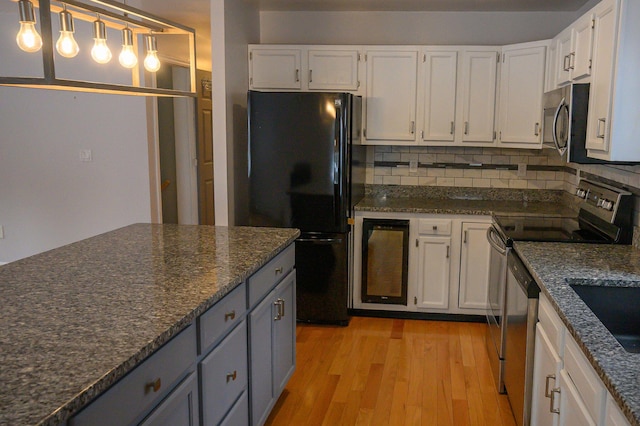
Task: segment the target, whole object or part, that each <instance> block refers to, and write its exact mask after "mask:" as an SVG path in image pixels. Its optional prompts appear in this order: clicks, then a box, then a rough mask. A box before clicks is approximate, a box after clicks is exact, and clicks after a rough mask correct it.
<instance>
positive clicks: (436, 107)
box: [422, 51, 458, 142]
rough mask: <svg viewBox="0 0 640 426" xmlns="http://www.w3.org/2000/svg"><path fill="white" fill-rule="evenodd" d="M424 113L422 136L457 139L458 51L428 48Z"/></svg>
mask: <svg viewBox="0 0 640 426" xmlns="http://www.w3.org/2000/svg"><path fill="white" fill-rule="evenodd" d="M423 58H424V66H423V68H422V82H423V85H424V105H423V107H424V117H423V132H422V139H423V140H425V141H448V142H453V139H454V133H455V119H456V117H455V115H456V86H457V78H458V52H457V51H427V52H426V53H425V54H424V57H423Z"/></svg>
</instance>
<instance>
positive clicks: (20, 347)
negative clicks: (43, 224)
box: [0, 224, 299, 425]
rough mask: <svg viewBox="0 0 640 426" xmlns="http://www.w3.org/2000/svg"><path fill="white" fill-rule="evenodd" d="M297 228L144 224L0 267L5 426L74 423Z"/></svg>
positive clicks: (0, 404) (0, 395)
mask: <svg viewBox="0 0 640 426" xmlns="http://www.w3.org/2000/svg"><path fill="white" fill-rule="evenodd" d="M298 235H299V231H297V230H294V229H273V228H243V227H238V228H233V227H230V228H226V227H209V226H185V225H150V224H136V225H131V226H127V227H125V228H121V229H118V230H115V231H112V232H108V233H106V234H102V235H99V236H96V237H93V238H89V239H86V240H83V241H79V242H77V243H73V244H70V245H67V246H64V247H61V248H58V249H55V250H51V251H48V252H45V253H42V254H38V255H35V256H32V257H29V258H26V259H22V260H19V261H16V262H13V263H10V264H8V265H4V266H2V267H0V286H1V287H2V302H1V303H2V309H1V312H0V318H1V323H0V325H1V327H0V347H1V350H0V383H2V390H1V391H0V424H21V425H31V424H42V425H53V424H64V423H65V422H66V421H67V419H69V418H70V417H71V416H73V415H74V414H75V413H77V412H78V411H80V410H81V409H82V408H83V407H84V406H86V405H87V404H88V403H89V402H91V400H93V399H94V397H95V396H97V395H99V394H102V393H103V392H104V391H105V390H107V389H108V388H109V387H110V386H111V385H113V384H114V383H116V382H117V381H118V380H119V379H121V378H122V377H124V376H125V375H126V374H127V373H128V372H130V371H131V370H133V369H134V368H135V367H136V366H137V365H139V364H140V363H141V362H142V361H143V360H145V359H147V358H148V357H149V356H150V355H151V354H153V353H154V352H155V351H156V350H158V349H159V348H160V347H161V346H163V344H165V343H166V342H168V341H169V340H170V339H171V338H172V337H174V336H176V335H178V334H179V333H180V332H181V331H182V330H184V329H185V328H187V327H189V326H190V325H191V324H192V323H193V322H194V320H195V319H196V318H198V317H199V316H200V315H201V314H203V313H205V312H206V311H207V309H209V308H210V307H211V306H213V305H214V304H215V303H216V302H217V301H219V300H220V299H222V298H223V297H224V296H225V295H227V294H228V293H230V292H231V291H232V290H234V288H236V287H237V286H239V285H240V284H241V283H243V282H244V281H245V280H247V278H249V277H250V276H251V275H252V274H253V273H254V272H256V271H258V270H259V269H260V268H261V267H262V266H263V265H265V264H266V263H267V262H269V261H270V260H271V259H273V258H274V257H275V256H276V255H278V254H279V253H280V252H281V251H283V250H284V249H285V248H287V247H288V246H290V245H291V244H292V243H293V241H294V240H295V238H296V237H297V236H298ZM248 287H249V288H250V285H248Z"/></svg>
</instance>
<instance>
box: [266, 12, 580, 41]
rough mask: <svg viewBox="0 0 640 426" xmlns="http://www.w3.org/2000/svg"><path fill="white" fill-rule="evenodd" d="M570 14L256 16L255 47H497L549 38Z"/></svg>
mask: <svg viewBox="0 0 640 426" xmlns="http://www.w3.org/2000/svg"><path fill="white" fill-rule="evenodd" d="M577 16H578V15H577V14H576V12H276V11H263V12H261V13H260V42H261V43H299V44H446V45H454V44H476V45H503V44H510V43H520V42H524V41H533V40H543V39H547V38H553V36H555V35H556V34H558V33H559V32H560V31H561V30H562V29H563V28H564V27H566V26H567V25H569V24H570V23H571V22H572V21H573V20H574V19H575V18H576V17H577Z"/></svg>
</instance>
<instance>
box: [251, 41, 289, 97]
mask: <svg viewBox="0 0 640 426" xmlns="http://www.w3.org/2000/svg"><path fill="white" fill-rule="evenodd" d="M300 55H301V52H300V50H299V49H277V48H251V49H250V50H249V66H250V75H249V86H250V87H251V88H252V89H300V88H301V84H300V63H301V62H300Z"/></svg>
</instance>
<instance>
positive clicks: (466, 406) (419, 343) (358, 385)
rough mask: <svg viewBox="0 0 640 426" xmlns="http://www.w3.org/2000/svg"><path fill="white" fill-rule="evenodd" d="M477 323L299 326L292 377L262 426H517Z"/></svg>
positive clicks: (382, 321) (363, 321)
mask: <svg viewBox="0 0 640 426" xmlns="http://www.w3.org/2000/svg"><path fill="white" fill-rule="evenodd" d="M484 330H485V325H484V324H479V323H462V322H443V321H424V320H403V319H387V318H366V317H353V318H352V319H351V323H350V324H349V326H348V327H331V326H314V325H306V324H305V325H298V326H297V330H296V333H297V346H296V348H297V370H296V372H295V373H294V375H293V377H292V378H291V381H290V382H289V384H288V385H287V387H286V389H285V390H284V392H283V394H282V396H281V397H280V399H279V400H278V402H277V404H276V406H275V407H274V409H273V411H272V413H271V415H270V417H269V419H268V420H267V425H278V426H279V425H331V426H334V425H429V426H431V425H455V426H460V425H492V426H493V425H504V426H507V425H515V422H514V419H513V414H512V412H511V408H510V407H509V402H508V401H507V397H506V395H499V394H498V393H497V392H496V390H495V385H494V382H493V377H492V375H491V370H490V366H489V359H488V357H487V353H486V349H485V346H484Z"/></svg>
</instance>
